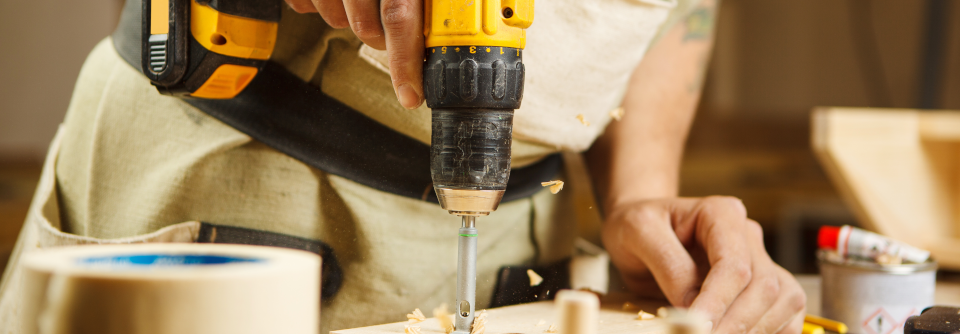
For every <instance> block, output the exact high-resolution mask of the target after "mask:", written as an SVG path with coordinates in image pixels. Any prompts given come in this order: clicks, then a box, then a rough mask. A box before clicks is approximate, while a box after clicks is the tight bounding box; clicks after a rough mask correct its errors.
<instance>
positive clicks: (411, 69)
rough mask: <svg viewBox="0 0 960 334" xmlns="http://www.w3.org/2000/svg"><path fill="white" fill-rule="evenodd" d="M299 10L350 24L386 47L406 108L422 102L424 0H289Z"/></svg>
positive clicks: (360, 34)
mask: <svg viewBox="0 0 960 334" xmlns="http://www.w3.org/2000/svg"><path fill="white" fill-rule="evenodd" d="M286 1H287V4H288V5H290V7H291V8H293V10H295V11H297V12H298V13H314V12H316V13H320V16H322V17H323V20H324V21H326V22H327V24H329V25H330V26H331V27H334V28H337V29H341V28H347V27H350V29H351V30H353V32H354V34H356V35H357V37H359V38H360V40H361V41H363V42H364V43H366V44H367V45H369V46H371V47H373V48H375V49H378V50H384V49H385V50H387V57H388V59H389V65H390V78H391V79H392V80H393V89H394V92H396V94H397V100H399V101H400V104H401V105H403V107H404V108H407V109H413V108H416V107H419V106H420V104H422V103H423V88H422V86H423V83H422V81H423V72H422V70H423V0H286Z"/></svg>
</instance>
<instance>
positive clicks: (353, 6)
mask: <svg viewBox="0 0 960 334" xmlns="http://www.w3.org/2000/svg"><path fill="white" fill-rule="evenodd" d="M343 6H344V9H345V10H346V14H347V20H348V21H349V22H350V29H351V30H353V33H354V34H356V35H357V37H358V38H360V40H361V41H363V42H364V43H366V44H367V45H369V46H371V47H373V48H375V49H378V50H383V49H384V48H386V43H385V42H384V40H385V38H384V36H383V23H382V22H380V3H379V1H377V0H344V1H343Z"/></svg>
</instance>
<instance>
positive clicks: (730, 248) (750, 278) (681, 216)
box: [603, 197, 806, 334]
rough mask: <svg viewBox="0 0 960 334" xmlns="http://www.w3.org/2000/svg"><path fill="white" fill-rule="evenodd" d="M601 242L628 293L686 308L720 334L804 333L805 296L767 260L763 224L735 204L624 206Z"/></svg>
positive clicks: (696, 201)
mask: <svg viewBox="0 0 960 334" xmlns="http://www.w3.org/2000/svg"><path fill="white" fill-rule="evenodd" d="M603 242H604V245H605V246H606V248H607V250H608V251H609V252H610V258H611V260H612V261H613V262H614V264H615V265H616V266H617V268H618V269H619V270H620V272H621V275H622V276H623V279H624V281H625V282H626V284H627V287H628V288H629V289H630V290H632V291H635V292H638V293H641V294H644V295H647V296H655V295H659V296H661V297H666V298H667V300H669V301H670V303H671V304H673V305H674V306H677V307H689V308H690V309H691V310H693V311H697V312H699V313H701V314H703V315H705V316H707V317H708V320H710V321H712V323H711V324H712V325H713V330H714V331H716V332H717V333H790V334H793V333H800V331H801V328H802V326H803V318H804V308H805V305H806V295H805V294H804V292H803V289H801V287H800V284H799V283H797V281H796V279H794V277H793V276H792V275H791V274H790V273H789V272H787V271H786V270H784V269H783V268H781V267H780V266H778V265H776V264H775V263H774V262H773V260H771V259H770V256H769V255H768V254H767V252H766V250H765V249H764V246H763V231H762V230H761V228H760V224H757V222H755V221H753V220H750V219H748V218H747V210H746V208H745V207H744V206H743V203H742V202H741V201H740V200H738V199H736V198H731V197H706V198H669V199H657V200H645V201H639V202H633V203H625V204H621V205H619V206H617V207H615V208H614V210H612V212H610V214H609V216H608V218H607V220H606V222H605V223H604V226H603ZM657 286H659V288H660V289H657ZM660 293H662V295H660Z"/></svg>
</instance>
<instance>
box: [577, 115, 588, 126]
mask: <svg viewBox="0 0 960 334" xmlns="http://www.w3.org/2000/svg"><path fill="white" fill-rule="evenodd" d="M577 120H578V121H580V124H583V126H590V122H588V121H587V119H586V118H584V117H583V114H579V115H577Z"/></svg>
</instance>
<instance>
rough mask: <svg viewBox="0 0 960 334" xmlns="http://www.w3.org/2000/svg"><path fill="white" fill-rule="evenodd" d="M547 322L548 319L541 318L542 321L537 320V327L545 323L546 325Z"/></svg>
mask: <svg viewBox="0 0 960 334" xmlns="http://www.w3.org/2000/svg"><path fill="white" fill-rule="evenodd" d="M546 324H547V321H546V320H543V319H540V321H537V327H540V326H543V325H546Z"/></svg>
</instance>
